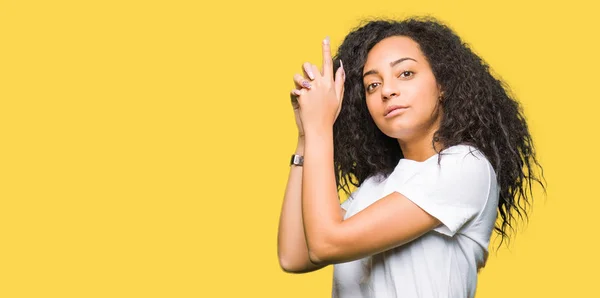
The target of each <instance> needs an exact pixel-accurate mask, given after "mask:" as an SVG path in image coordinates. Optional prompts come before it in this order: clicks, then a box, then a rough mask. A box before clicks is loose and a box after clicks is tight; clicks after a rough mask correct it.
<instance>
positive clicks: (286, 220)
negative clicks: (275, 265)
mask: <svg viewBox="0 0 600 298" xmlns="http://www.w3.org/2000/svg"><path fill="white" fill-rule="evenodd" d="M296 154H299V155H304V139H299V140H298V146H297V148H296ZM302 172H303V167H301V166H291V167H290V172H289V176H288V182H287V186H286V189H285V196H284V199H283V205H282V208H281V215H280V218H279V230H278V235H277V254H278V257H279V264H280V266H281V268H282V269H283V270H285V271H286V272H296V273H302V272H309V271H313V270H316V269H319V268H321V267H322V266H316V265H314V264H312V263H311V262H310V259H309V256H308V247H307V244H306V238H305V235H304V225H303V222H302Z"/></svg>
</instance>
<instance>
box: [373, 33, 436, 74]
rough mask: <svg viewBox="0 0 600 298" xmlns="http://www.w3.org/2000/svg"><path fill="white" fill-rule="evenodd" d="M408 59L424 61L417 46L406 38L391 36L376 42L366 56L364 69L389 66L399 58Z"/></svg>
mask: <svg viewBox="0 0 600 298" xmlns="http://www.w3.org/2000/svg"><path fill="white" fill-rule="evenodd" d="M404 57H410V58H413V59H415V60H417V61H419V62H422V61H424V60H425V59H423V58H424V57H423V53H422V52H421V50H420V49H419V44H417V43H416V42H415V41H414V40H412V39H411V38H409V37H406V36H391V37H388V38H385V39H383V40H381V41H380V42H378V43H377V44H376V45H375V46H374V47H373V48H372V49H371V50H370V51H369V54H368V55H367V61H366V63H365V69H368V68H376V67H378V66H379V65H381V64H386V65H387V64H389V63H390V62H393V61H396V60H398V59H400V58H404Z"/></svg>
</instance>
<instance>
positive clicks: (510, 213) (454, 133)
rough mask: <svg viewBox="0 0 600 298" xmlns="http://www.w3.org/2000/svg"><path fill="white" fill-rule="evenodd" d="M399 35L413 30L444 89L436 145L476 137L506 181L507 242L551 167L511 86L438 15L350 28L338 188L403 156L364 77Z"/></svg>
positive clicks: (384, 171)
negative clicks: (375, 113) (371, 107)
mask: <svg viewBox="0 0 600 298" xmlns="http://www.w3.org/2000/svg"><path fill="white" fill-rule="evenodd" d="M391 36H406V37H409V38H411V39H412V40H414V41H415V42H416V43H417V44H418V45H419V47H420V50H421V51H422V53H423V54H424V56H425V57H426V58H427V60H428V62H429V64H430V65H431V69H432V71H433V74H434V76H435V78H436V80H437V83H438V84H439V85H440V86H441V90H442V91H443V94H444V100H443V101H442V102H441V105H442V108H443V115H442V120H441V123H440V128H439V130H437V131H436V132H435V134H434V137H433V140H432V147H433V148H434V149H435V147H434V145H433V144H434V142H440V143H441V144H442V145H443V148H442V150H443V149H444V148H448V147H451V146H454V145H458V144H469V145H472V146H474V147H476V148H478V149H479V150H480V151H481V152H482V153H483V154H485V156H486V157H487V159H488V160H489V161H490V163H491V164H492V166H493V168H494V170H495V172H496V176H497V179H498V186H499V188H500V198H499V203H498V212H499V214H500V216H501V223H497V224H496V226H495V231H496V232H497V233H498V234H499V235H500V236H501V242H500V245H501V244H502V242H503V241H504V240H505V238H506V239H509V238H510V237H509V234H508V232H509V230H510V231H513V232H514V231H515V226H514V223H515V219H517V218H520V219H523V218H527V213H528V211H529V207H531V203H532V199H533V193H532V184H533V183H534V182H537V183H539V184H540V185H541V186H542V188H543V190H544V191H545V185H544V184H545V180H544V179H543V169H542V167H541V165H540V164H539V163H538V160H537V159H536V154H535V150H534V145H533V141H532V139H531V135H530V134H529V129H528V128H527V123H526V121H525V117H524V115H523V111H522V109H521V107H520V105H519V103H518V102H517V101H516V100H515V99H514V96H512V95H511V94H509V93H510V92H509V89H508V86H506V84H505V83H504V82H502V81H501V80H500V79H498V78H495V77H494V76H493V75H492V74H491V72H490V69H489V66H488V65H487V64H486V63H485V62H484V61H483V60H482V59H481V58H480V57H479V56H477V55H476V54H475V53H474V52H473V51H472V50H471V49H470V47H469V46H468V45H467V44H466V43H464V42H463V41H462V40H461V39H460V37H459V36H458V35H457V34H456V33H454V32H453V30H452V29H450V28H449V27H448V26H447V25H444V24H443V23H441V22H440V21H438V20H436V19H435V18H433V17H429V16H427V17H411V18H408V19H405V20H401V21H396V20H374V21H369V22H368V23H366V24H363V25H362V26H359V27H358V28H356V29H354V30H353V31H352V32H350V33H349V34H348V35H347V36H346V38H345V39H344V42H343V43H342V44H341V45H340V47H339V48H338V51H337V54H336V56H335V57H334V61H335V62H334V68H335V69H337V68H338V67H339V60H340V59H341V60H342V61H343V63H344V69H345V72H346V81H345V86H344V88H345V92H344V102H343V105H342V109H341V111H340V114H339V116H338V119H337V120H336V122H335V124H334V127H333V129H334V148H335V150H334V163H335V168H336V169H337V170H336V173H335V174H336V176H335V177H336V183H337V187H338V190H343V191H344V192H345V193H346V194H347V195H351V189H350V185H354V186H356V187H358V186H360V185H361V184H362V183H363V182H364V181H365V180H366V179H367V178H369V177H370V176H373V175H383V176H384V177H387V176H389V174H391V172H392V171H393V170H394V168H395V166H396V165H397V164H398V162H399V160H400V159H401V158H403V155H402V151H401V149H400V146H399V144H398V141H397V140H396V139H394V138H391V137H388V136H387V135H385V134H384V133H383V132H381V130H379V128H378V127H377V125H376V124H375V122H374V121H373V119H372V117H371V115H370V114H369V111H368V109H367V104H366V97H365V89H364V86H363V82H362V73H363V67H364V65H365V62H366V59H367V54H368V53H369V51H370V50H371V48H373V46H375V44H377V43H378V42H380V41H381V40H383V39H385V38H387V37H391ZM438 152H439V151H438ZM440 158H441V155H440ZM542 181H544V182H542Z"/></svg>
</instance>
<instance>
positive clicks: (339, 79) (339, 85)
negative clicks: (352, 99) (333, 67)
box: [335, 60, 346, 104]
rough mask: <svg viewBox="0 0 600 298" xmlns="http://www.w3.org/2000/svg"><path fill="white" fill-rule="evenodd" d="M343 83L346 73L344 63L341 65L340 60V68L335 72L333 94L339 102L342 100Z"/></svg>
mask: <svg viewBox="0 0 600 298" xmlns="http://www.w3.org/2000/svg"><path fill="white" fill-rule="evenodd" d="M345 81H346V72H345V71H344V63H342V60H340V67H338V69H337V71H336V72H335V94H336V95H337V96H338V99H339V100H340V101H341V100H342V99H343V98H342V94H343V91H344V82H345ZM340 104H341V103H340Z"/></svg>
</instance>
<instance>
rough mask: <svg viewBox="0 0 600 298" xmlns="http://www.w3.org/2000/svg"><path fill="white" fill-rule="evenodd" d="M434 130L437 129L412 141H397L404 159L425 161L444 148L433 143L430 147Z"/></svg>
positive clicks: (439, 144) (437, 143) (440, 144)
mask: <svg viewBox="0 0 600 298" xmlns="http://www.w3.org/2000/svg"><path fill="white" fill-rule="evenodd" d="M434 127H436V126H434ZM437 127H439V126H437ZM436 130H437V128H436V129H431V130H429V131H428V132H427V133H424V134H421V135H420V136H419V137H416V138H412V139H398V144H400V149H401V150H402V155H404V158H406V159H410V160H414V161H419V162H420V161H425V160H427V159H428V158H430V157H432V156H434V155H435V154H437V153H438V152H439V151H440V150H442V148H443V147H444V146H443V144H442V143H440V142H435V143H434V144H433V145H432V140H433V134H434V133H435V131H436Z"/></svg>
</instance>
